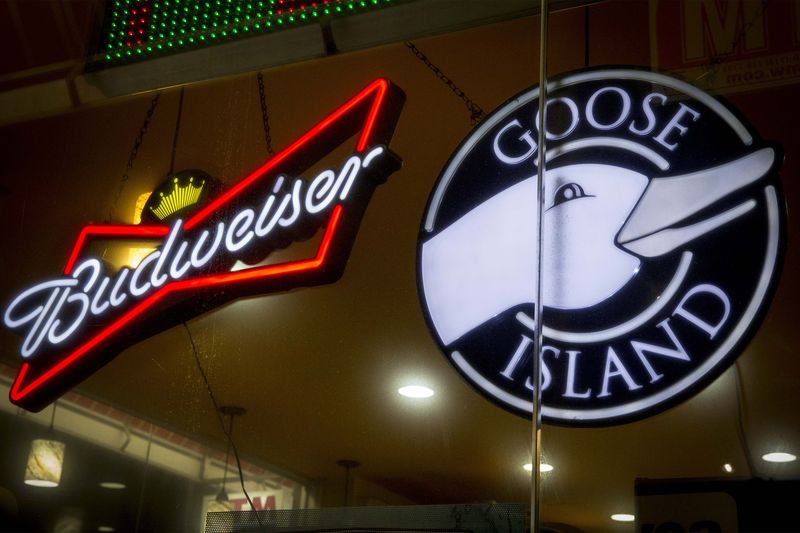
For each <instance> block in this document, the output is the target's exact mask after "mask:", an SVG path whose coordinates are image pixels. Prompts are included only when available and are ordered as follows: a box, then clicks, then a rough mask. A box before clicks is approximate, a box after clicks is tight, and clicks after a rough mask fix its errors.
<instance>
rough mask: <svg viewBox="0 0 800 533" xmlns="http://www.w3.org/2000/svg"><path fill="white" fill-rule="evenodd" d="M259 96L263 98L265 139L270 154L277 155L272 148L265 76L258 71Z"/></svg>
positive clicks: (262, 110) (262, 116)
mask: <svg viewBox="0 0 800 533" xmlns="http://www.w3.org/2000/svg"><path fill="white" fill-rule="evenodd" d="M257 77H258V97H259V98H260V99H261V119H262V120H263V121H264V141H265V142H266V143H267V152H268V153H269V155H275V150H273V149H272V132H271V130H270V129H269V113H267V99H266V97H265V96H264V76H263V75H262V74H261V73H260V72H259V73H258V76H257Z"/></svg>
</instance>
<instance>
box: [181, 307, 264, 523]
mask: <svg viewBox="0 0 800 533" xmlns="http://www.w3.org/2000/svg"><path fill="white" fill-rule="evenodd" d="M183 327H184V328H185V329H186V334H187V335H188V336H189V343H190V344H191V345H192V354H193V355H194V361H195V363H196V364H197V369H198V370H199V371H200V375H201V376H202V377H203V382H204V383H205V385H206V389H207V390H208V396H209V397H210V398H211V403H212V404H213V405H214V412H215V413H216V414H217V420H218V421H219V425H220V428H222V433H223V434H224V435H225V437H226V439H227V441H228V445H229V446H230V447H231V449H232V450H233V457H234V458H235V459H236V468H237V470H238V471H239V483H240V485H241V486H242V492H243V493H244V497H245V498H247V503H248V504H250V509H251V510H252V511H253V513H254V514H255V517H256V520H257V521H258V526H259V529H261V530H262V531H263V530H264V523H263V522H262V521H261V516H259V514H258V511H257V510H256V507H255V505H253V500H252V499H250V494H248V492H247V489H246V488H245V487H244V474H243V473H242V463H241V461H240V459H239V450H238V449H237V448H236V443H235V442H234V441H233V418H231V428H230V430H228V428H226V427H225V419H224V418H223V417H222V412H221V411H220V409H219V402H217V397H216V396H215V395H214V391H213V390H212V389H211V383H210V382H209V381H208V376H207V375H206V372H205V370H203V365H202V363H201V362H200V356H199V355H198V353H197V345H195V342H194V337H193V336H192V331H191V330H190V329H189V325H188V324H187V323H186V322H184V323H183Z"/></svg>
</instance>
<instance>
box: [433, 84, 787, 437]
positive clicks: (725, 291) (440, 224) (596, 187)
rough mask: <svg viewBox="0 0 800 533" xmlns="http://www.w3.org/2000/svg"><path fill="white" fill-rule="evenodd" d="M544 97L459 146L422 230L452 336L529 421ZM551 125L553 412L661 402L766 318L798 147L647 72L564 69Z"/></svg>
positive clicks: (516, 101) (544, 355)
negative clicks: (789, 160) (788, 167)
mask: <svg viewBox="0 0 800 533" xmlns="http://www.w3.org/2000/svg"><path fill="white" fill-rule="evenodd" d="M537 110H538V89H537V88H533V89H530V90H527V91H525V92H523V93H521V94H519V95H518V96H516V97H514V98H513V99H511V100H510V101H508V102H507V103H506V104H504V105H503V106H501V107H500V108H498V109H497V110H495V111H494V112H493V113H492V114H491V115H490V116H489V117H488V118H487V119H485V120H484V121H483V122H482V123H481V124H479V125H478V127H477V128H476V129H475V130H474V131H473V132H472V133H471V134H470V135H469V137H468V138H467V139H466V140H465V141H464V142H463V143H462V144H461V146H460V147H459V148H458V150H457V151H456V152H455V154H454V155H453V156H452V157H451V159H450V161H449V162H448V163H447V165H446V166H445V168H444V170H443V171H442V174H441V176H440V177H439V180H438V182H437V184H436V185H435V187H434V189H433V192H432V193H431V196H430V199H429V202H428V207H427V209H426V213H425V215H424V218H423V220H422V225H421V231H420V239H419V245H418V285H419V292H420V298H421V301H422V307H423V309H424V311H425V314H426V316H427V319H428V323H429V326H430V328H431V330H432V332H433V334H434V336H435V338H436V339H437V341H438V343H439V345H440V347H441V349H442V350H443V351H444V353H445V355H446V357H447V358H448V359H449V360H450V362H451V363H452V364H453V365H454V366H455V368H456V369H457V370H458V371H459V372H460V373H461V374H462V375H463V377H465V378H466V379H467V381H469V382H470V383H471V384H472V385H473V386H474V387H475V388H476V389H477V390H479V391H480V392H481V393H483V394H484V395H486V396H487V397H488V398H489V399H491V400H492V401H494V402H496V403H498V404H499V405H501V406H502V407H504V408H506V409H508V410H510V411H512V412H515V413H518V414H521V415H523V416H530V415H531V411H532V404H531V395H532V391H533V389H534V387H533V384H532V382H531V378H530V376H531V372H532V357H533V349H534V346H533V338H534V335H535V331H536V328H537V317H536V316H535V309H536V305H535V302H536V296H535V283H534V282H533V281H532V280H533V276H534V275H535V274H536V272H537V246H536V244H537V239H538V235H539V232H538V216H537V209H536V206H537V204H538V194H539V193H538V189H537V167H536V164H537V162H538V161H537V159H538V157H537V156H538V146H537V144H536V139H537V132H538V130H537V124H538V116H537ZM545 130H546V131H545V136H546V152H545V161H546V165H547V166H546V170H545V172H544V191H543V195H544V199H543V209H544V212H543V214H542V220H543V242H542V265H541V268H542V290H541V294H542V306H543V309H544V310H543V312H542V318H543V320H542V328H543V330H542V333H543V336H544V341H543V344H542V349H541V361H542V366H541V370H542V381H541V389H542V390H541V392H542V416H543V418H544V420H546V421H549V422H553V423H557V424H566V425H607V424H615V423H621V422H626V421H631V420H635V419H639V418H643V417H646V416H649V415H651V414H653V413H655V412H659V411H661V410H663V409H666V408H667V407H669V406H670V405H673V404H675V403H677V402H679V401H681V400H682V399H684V398H686V397H688V396H690V395H692V394H694V393H696V392H698V391H699V390H700V389H701V388H702V387H704V386H705V385H706V384H708V383H709V382H710V381H711V380H713V379H714V378H715V377H717V376H718V375H719V374H720V373H721V372H722V371H723V370H725V369H726V368H727V367H728V366H729V365H730V364H731V363H732V362H733V360H734V358H735V357H736V356H737V355H738V354H739V353H740V351H741V350H742V349H743V347H744V345H745V343H746V342H747V341H748V340H749V339H750V337H751V336H752V335H753V334H754V332H755V331H756V329H757V327H758V325H759V322H760V320H761V318H762V316H763V314H764V312H765V309H766V307H767V305H768V302H769V300H770V298H771V295H772V292H773V289H774V285H775V283H776V281H777V274H778V271H779V269H780V265H781V262H782V254H783V248H784V233H785V231H784V225H785V215H784V208H783V199H782V195H781V188H780V183H779V179H778V176H777V171H778V168H779V167H780V163H781V159H782V153H781V152H780V150H779V148H778V147H777V146H776V145H774V144H769V143H766V142H764V141H762V140H761V139H760V138H759V137H758V135H757V134H756V133H755V132H754V131H753V130H752V128H751V127H750V126H748V125H747V124H746V123H745V122H744V121H743V120H742V119H741V118H740V117H739V116H738V115H737V114H736V113H735V112H733V111H732V110H731V109H729V108H728V107H727V106H725V105H724V104H723V103H721V102H720V101H718V100H716V99H715V98H713V97H711V96H709V95H707V94H705V93H703V92H702V91H700V90H698V89H696V88H695V87H693V86H691V85H688V84H686V83H684V82H682V81H679V80H676V79H674V78H671V77H668V76H665V75H662V74H658V73H653V72H649V71H643V70H634V69H602V70H587V71H580V72H576V73H572V74H568V75H565V76H563V77H561V78H559V79H556V80H553V81H552V82H551V85H550V86H549V89H548V99H547V111H546V121H545Z"/></svg>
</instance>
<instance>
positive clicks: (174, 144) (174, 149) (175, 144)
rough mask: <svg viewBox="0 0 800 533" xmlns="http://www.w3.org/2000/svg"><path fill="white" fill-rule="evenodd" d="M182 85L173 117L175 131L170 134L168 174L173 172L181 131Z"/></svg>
mask: <svg viewBox="0 0 800 533" xmlns="http://www.w3.org/2000/svg"><path fill="white" fill-rule="evenodd" d="M183 89H184V88H183V87H181V95H180V98H179V99H178V115H177V116H176V117H175V132H174V133H173V134H172V155H171V157H170V160H169V174H172V173H173V172H175V153H176V152H177V151H178V134H179V133H180V131H181V116H182V115H183Z"/></svg>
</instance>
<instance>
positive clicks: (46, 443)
mask: <svg viewBox="0 0 800 533" xmlns="http://www.w3.org/2000/svg"><path fill="white" fill-rule="evenodd" d="M55 420H56V404H55V403H54V404H53V413H52V415H51V416H50V428H49V429H48V431H47V438H44V439H34V440H33V442H32V443H31V451H30V453H29V454H28V463H27V465H26V466H25V484H26V485H32V486H34V487H57V486H58V484H59V483H60V482H61V469H62V468H63V466H64V448H65V446H66V445H65V444H64V443H63V442H61V441H58V440H55V439H54V438H53V434H54V431H53V424H54V422H55Z"/></svg>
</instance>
